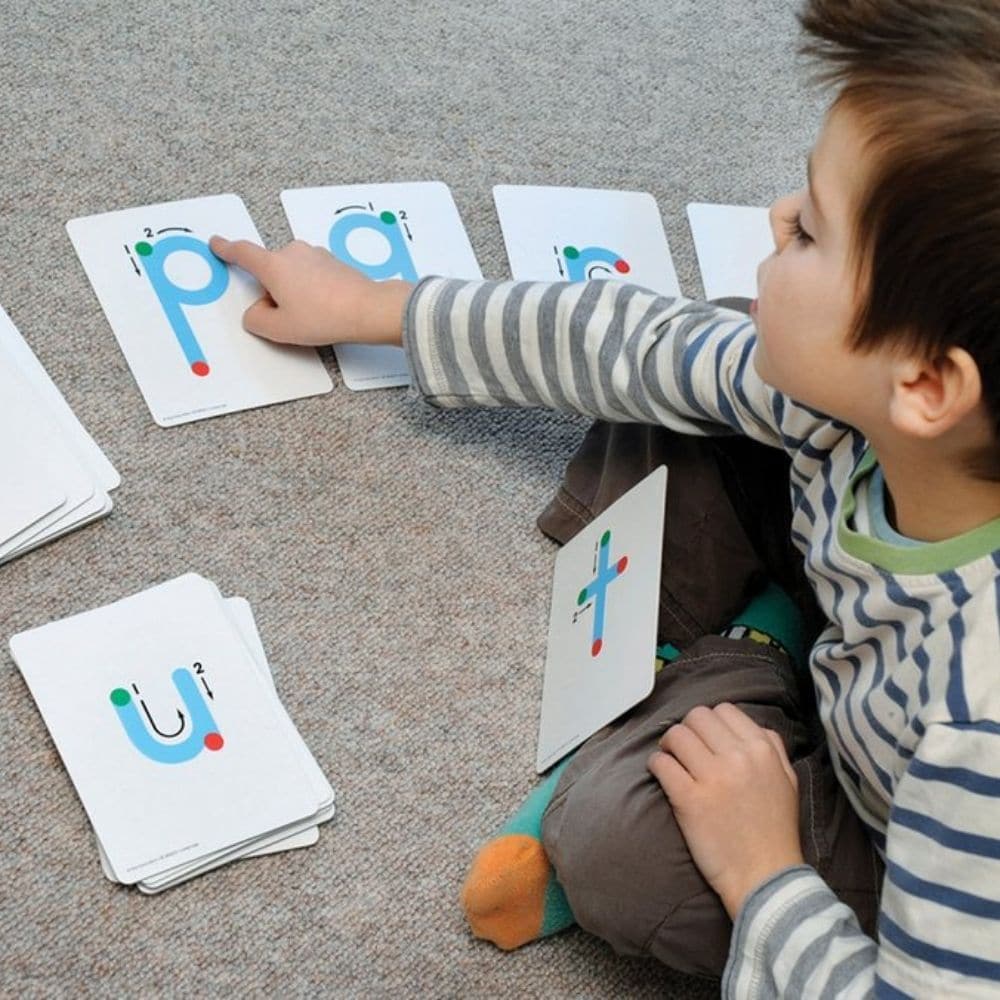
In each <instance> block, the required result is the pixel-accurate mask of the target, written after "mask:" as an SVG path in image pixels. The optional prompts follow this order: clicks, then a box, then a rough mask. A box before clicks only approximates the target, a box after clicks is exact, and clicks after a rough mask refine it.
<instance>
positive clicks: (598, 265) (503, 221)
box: [493, 184, 680, 296]
mask: <svg viewBox="0 0 1000 1000" xmlns="http://www.w3.org/2000/svg"><path fill="white" fill-rule="evenodd" d="M493 200H494V201H495V202H496V207H497V215H498V216H499V217H500V227H501V229H502V230H503V239H504V244H505V245H506V247H507V257H508V259H509V261H510V270H511V274H512V275H513V277H514V278H515V280H518V281H588V280H592V279H597V278H602V279H604V278H615V279H619V280H622V281H629V282H632V283H634V284H637V285H642V286H643V287H645V288H649V289H651V290H652V291H654V292H658V293H660V294H661V295H671V296H677V295H680V286H679V285H678V283H677V274H676V272H675V271H674V262H673V259H672V258H671V256H670V247H669V246H668V245H667V236H666V233H665V232H664V230H663V221H662V219H661V218H660V210H659V208H658V207H657V204H656V201H655V199H654V198H653V196H652V195H650V194H646V193H642V192H638V191H603V190H596V189H592V188H568V187H522V186H516V185H509V184H498V185H496V186H495V187H494V188H493Z"/></svg>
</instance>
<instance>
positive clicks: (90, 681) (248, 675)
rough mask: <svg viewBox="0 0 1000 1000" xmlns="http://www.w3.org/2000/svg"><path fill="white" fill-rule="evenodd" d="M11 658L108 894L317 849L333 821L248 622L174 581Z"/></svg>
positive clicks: (34, 637)
mask: <svg viewBox="0 0 1000 1000" xmlns="http://www.w3.org/2000/svg"><path fill="white" fill-rule="evenodd" d="M10 649H11V653H12V655H13V657H14V661H15V662H16V664H17V666H18V668H19V669H20V671H21V674H22V675H23V677H24V679H25V681H26V683H27V685H28V688H29V689H30V691H31V694H32V696H33V697H34V699H35V702H36V703H37V705H38V708H39V711H40V712H41V714H42V718H43V719H44V720H45V724H46V725H47V726H48V729H49V732H50V733H51V735H52V739H53V741H54V742H55V745H56V748H57V749H58V751H59V754H60V756H61V757H62V759H63V763H64V764H65V765H66V769H67V770H68V771H69V775H70V778H71V779H72V781H73V784H74V786H75V787H76V790H77V793H78V794H79V796H80V799H81V801H82V803H83V806H84V809H85V810H86V812H87V815H88V817H89V818H90V821H91V823H92V825H93V827H94V832H95V833H96V835H97V839H98V845H99V848H100V853H101V859H102V864H103V865H104V868H105V872H106V874H107V875H108V877H109V878H111V879H113V880H114V881H118V882H123V883H126V884H129V885H132V884H138V886H139V888H140V889H141V890H143V891H145V892H159V891H160V890H162V889H166V888H169V887H170V886H172V885H176V884H178V883H179V882H182V881H185V880H187V879H190V878H193V877H194V876H196V875H200V874H202V873H203V872H205V871H208V870H209V869H211V868H215V867H218V866H219V865H221V864H225V863H227V862H229V861H233V860H235V859H237V858H241V857H245V856H248V855H250V854H255V853H260V852H261V851H262V850H285V849H288V848H289V847H297V846H302V845H304V844H306V843H311V842H314V841H315V839H316V831H315V827H316V825H317V824H318V823H321V822H324V821H326V820H328V819H330V817H331V816H332V815H333V810H334V796H333V790H332V789H331V787H330V785H329V783H328V782H327V780H326V778H325V777H324V776H323V774H322V772H321V771H320V769H319V767H318V766H317V764H316V762H315V760H314V759H313V757H312V755H311V754H310V753H309V751H308V749H307V748H306V746H305V744H304V743H303V741H302V738H301V736H299V734H298V732H297V730H296V729H295V726H294V725H293V723H292V722H291V720H290V719H289V717H288V714H287V712H286V711H285V710H284V708H283V706H282V705H281V702H280V700H279V699H278V696H277V694H276V692H275V689H274V685H273V683H272V681H271V678H270V673H269V670H268V668H267V664H266V659H265V658H264V655H263V649H262V647H261V644H260V639H259V636H257V634H256V628H255V626H254V624H253V618H252V615H251V614H250V613H249V606H248V605H246V603H245V602H243V601H239V600H236V599H230V600H228V601H226V600H224V599H223V598H222V596H221V594H220V593H219V591H218V589H217V588H216V586H215V585H214V584H212V583H210V582H209V581H208V580H205V579H204V578H202V577H200V576H197V575H196V574H188V575H186V576H182V577H178V578H177V579H175V580H171V581H169V582H167V583H164V584H160V585H159V586H156V587H153V588H151V589H149V590H146V591H143V592H141V593H139V594H135V595H133V596H132V597H127V598H124V599H123V600H120V601H117V602H115V603H114V604H109V605H106V606H105V607H102V608H97V609H96V610H94V611H87V612H83V613H81V614H78V615H74V616H73V617H70V618H64V619H62V620H60V621H56V622H53V623H50V624H48V625H43V626H41V627H39V628H36V629H32V630H30V631H28V632H22V633H20V634H18V635H15V636H14V637H13V638H12V639H11V640H10Z"/></svg>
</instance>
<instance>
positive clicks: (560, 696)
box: [536, 465, 667, 771]
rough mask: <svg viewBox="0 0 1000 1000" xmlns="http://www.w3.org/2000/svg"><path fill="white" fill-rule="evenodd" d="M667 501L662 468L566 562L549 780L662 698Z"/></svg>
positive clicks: (545, 718)
mask: <svg viewBox="0 0 1000 1000" xmlns="http://www.w3.org/2000/svg"><path fill="white" fill-rule="evenodd" d="M666 495H667V468H666V466H663V465H661V466H660V467H659V468H658V469H655V470H654V471H653V472H651V473H650V474H649V475H648V476H647V477H646V478H645V479H644V480H643V481H642V482H641V483H639V484H638V485H637V486H634V487H632V489H631V490H629V491H628V493H626V494H625V495H624V496H623V497H621V498H620V499H618V500H617V501H615V503H613V504H612V505H611V506H610V507H609V508H608V509H607V510H606V511H604V513H602V514H599V515H598V516H597V517H595V518H594V520H593V521H592V522H591V523H590V524H589V525H588V526H587V527H586V528H584V529H583V531H581V532H580V533H579V534H578V535H577V536H576V537H575V538H573V539H572V540H571V541H569V542H567V543H566V545H564V546H563V548H562V549H560V551H559V553H558V554H557V556H556V566H555V573H554V575H553V580H552V610H551V613H550V617H549V636H548V650H547V653H546V658H545V681H544V685H543V688H542V711H541V721H540V723H539V732H538V755H537V759H536V766H537V768H538V770H539V771H545V770H546V769H548V768H549V767H551V766H552V765H553V764H554V763H555V762H556V761H558V760H559V759H560V758H561V757H564V756H565V755H566V754H568V753H569V752H570V751H571V750H574V749H575V748H576V747H578V746H579V745H580V744H581V743H583V741H584V740H586V739H587V737H589V736H592V735H593V734H594V733H596V732H597V730H598V729H600V728H601V727H602V726H606V725H607V724H608V723H609V722H612V721H613V720H614V719H617V718H618V716H619V715H621V714H622V713H623V712H626V711H628V709H630V708H632V707H633V706H634V705H636V704H638V703H639V702H640V701H642V699H643V698H645V697H647V696H648V695H649V693H650V692H651V691H652V690H653V681H654V679H655V671H656V625H657V615H658V611H659V603H660V568H661V562H662V557H661V553H662V549H663V517H664V505H665V503H666Z"/></svg>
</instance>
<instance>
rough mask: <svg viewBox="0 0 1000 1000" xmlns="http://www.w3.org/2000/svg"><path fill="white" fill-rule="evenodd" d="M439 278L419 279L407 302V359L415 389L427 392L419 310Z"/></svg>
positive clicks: (405, 333)
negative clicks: (418, 338)
mask: <svg viewBox="0 0 1000 1000" xmlns="http://www.w3.org/2000/svg"><path fill="white" fill-rule="evenodd" d="M437 281H438V279H437V278H433V277H428V278H423V279H422V280H420V281H418V282H417V284H416V285H415V286H414V289H413V291H412V292H410V298H409V300H408V301H407V303H406V314H405V315H406V320H405V323H404V330H403V345H404V347H405V348H406V360H407V362H408V363H409V365H410V372H411V374H412V379H411V381H412V383H413V389H414V390H419V391H420V393H422V394H426V392H427V389H428V381H427V372H426V370H425V369H424V363H423V360H422V353H423V352H422V351H421V349H420V346H419V345H418V344H417V343H416V341H417V312H418V306H419V303H420V300H421V299H423V298H424V296H426V295H431V294H433V293H432V292H430V291H428V288H429V286H430V285H431V284H433V283H435V282H437Z"/></svg>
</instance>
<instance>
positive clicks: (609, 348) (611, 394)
mask: <svg viewBox="0 0 1000 1000" xmlns="http://www.w3.org/2000/svg"><path fill="white" fill-rule="evenodd" d="M598 283H600V284H601V285H604V283H605V282H604V281H600V282H596V281H595V282H594V284H598ZM640 291H641V289H640V288H639V287H638V286H637V285H622V286H621V287H620V288H616V289H615V293H616V294H615V301H614V309H613V311H612V314H611V319H610V320H609V321H608V323H607V334H606V335H605V337H604V341H603V343H602V344H601V350H600V353H599V354H598V356H597V372H598V377H599V379H600V385H601V390H602V391H603V392H604V398H605V400H606V401H607V408H608V409H609V410H610V409H612V408H614V409H615V410H616V411H618V412H620V413H621V414H622V416H623V418H624V419H626V420H629V419H634V418H633V417H632V415H631V414H630V413H629V412H628V410H627V409H623V408H622V406H621V405H620V404H619V399H618V394H617V393H616V392H615V387H614V380H613V379H612V372H613V370H614V366H615V361H616V360H617V359H618V356H619V355H620V354H621V350H622V344H623V342H624V340H625V311H626V310H627V309H628V304H629V302H631V301H632V299H633V297H634V296H635V295H636V294H637V293H638V292H640Z"/></svg>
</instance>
